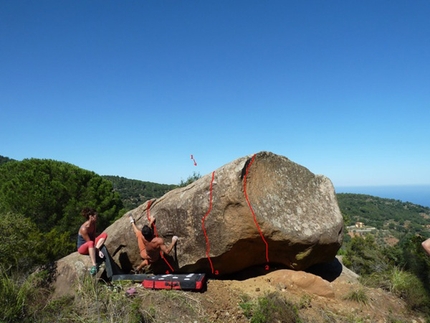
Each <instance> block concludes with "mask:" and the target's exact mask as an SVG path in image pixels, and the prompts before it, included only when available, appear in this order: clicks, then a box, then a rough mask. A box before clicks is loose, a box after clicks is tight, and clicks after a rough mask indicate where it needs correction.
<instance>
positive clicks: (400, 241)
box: [0, 156, 430, 322]
mask: <svg viewBox="0 0 430 323" xmlns="http://www.w3.org/2000/svg"><path fill="white" fill-rule="evenodd" d="M0 157H1V156H0ZM198 178H200V175H199V174H193V175H192V176H190V177H189V179H188V180H187V181H185V182H184V181H183V182H181V183H180V184H178V185H163V184H157V183H151V182H142V181H137V180H129V179H126V178H121V177H117V176H99V175H97V174H95V173H94V172H90V171H86V170H83V169H80V168H78V167H76V166H74V165H71V164H68V163H64V162H57V161H53V160H40V159H25V160H23V161H15V160H10V159H8V158H5V157H2V158H0V232H2V237H1V241H0V299H3V300H8V301H9V303H8V306H6V307H5V306H4V307H3V309H0V322H15V321H18V320H19V321H22V322H27V321H28V322H30V321H31V322H44V321H52V320H57V319H69V320H71V321H78V320H81V321H82V320H85V318H88V319H89V320H91V319H93V317H92V316H91V315H92V313H91V312H93V311H89V312H88V315H89V316H87V317H80V315H82V313H83V312H82V306H83V304H82V303H81V302H79V299H60V300H56V301H50V300H49V285H48V284H47V283H48V282H49V279H50V276H49V271H48V270H46V268H48V265H49V264H50V263H51V262H52V261H54V260H57V259H59V258H61V257H63V256H65V255H67V254H68V253H70V252H72V251H74V250H75V248H76V240H75V239H76V233H77V230H78V228H79V225H80V224H81V223H82V221H83V219H82V218H81V216H80V215H79V211H80V210H81V208H83V207H84V206H90V207H94V208H96V209H97V210H98V212H99V214H100V215H101V216H100V223H99V229H100V230H102V229H104V228H105V227H106V226H108V225H110V224H111V223H112V222H113V221H114V220H115V219H117V218H118V217H119V216H121V215H122V214H123V213H124V212H125V211H126V210H128V209H131V208H134V207H136V206H138V205H139V204H141V203H143V202H145V201H146V200H147V199H151V198H157V197H160V196H162V195H164V194H165V193H166V192H168V191H169V190H171V189H174V188H176V187H179V186H185V185H187V183H188V184H189V183H191V182H193V181H194V180H196V179H198ZM337 197H338V202H339V207H340V210H341V212H342V214H343V216H344V219H345V224H346V225H347V226H348V225H354V224H355V223H356V222H363V223H364V225H365V226H366V227H369V226H371V227H374V229H373V230H372V231H371V232H361V233H360V232H359V230H354V232H352V231H351V232H349V233H348V232H347V230H345V239H344V244H343V246H342V248H341V250H340V254H341V255H342V256H343V261H344V264H345V265H346V266H347V267H349V268H350V269H352V270H353V271H354V272H356V273H358V274H359V275H361V279H362V281H363V284H367V285H368V286H372V287H380V288H382V289H385V290H387V291H390V292H392V293H394V294H396V295H397V296H399V297H400V298H402V299H403V300H405V302H406V303H407V304H408V307H409V308H410V310H411V311H414V312H420V313H423V314H424V315H427V316H428V317H429V321H430V309H429V306H428V305H427V304H429V303H430V280H429V277H430V261H429V258H430V257H428V256H427V255H426V254H425V252H424V251H423V249H422V247H421V242H422V241H423V240H424V239H425V238H426V237H428V236H429V230H428V228H427V225H428V224H429V223H428V222H429V219H430V208H426V207H423V206H418V205H414V204H412V203H403V202H400V201H397V200H391V199H383V198H378V197H373V196H368V195H362V194H346V193H343V194H338V195H337ZM392 241H395V243H393V242H392ZM36 269H37V270H36ZM30 273H33V274H30ZM86 288H87V289H82V290H81V293H83V292H85V291H88V292H89V293H91V289H92V288H93V289H94V288H95V287H94V286H93V287H91V284H89V285H88V286H87V287H86ZM99 292H100V293H98V294H97V295H100V297H105V296H106V295H107V294H106V295H104V294H103V293H102V292H101V291H99ZM103 295H104V296H103ZM110 295H111V294H110ZM93 296H94V295H93ZM93 296H91V297H93ZM81 297H82V299H85V297H87V296H86V295H83V294H82V295H81ZM91 297H90V298H91ZM109 297H110V298H109ZM175 297H176V296H175ZM350 297H351V299H357V300H358V301H360V302H363V303H365V302H367V301H368V298H367V296H366V295H365V294H363V293H358V292H356V293H355V294H351V296H350ZM105 301H106V302H105V303H106V304H107V305H106V308H105V310H106V311H110V310H112V312H109V313H104V315H107V316H109V315H111V318H114V317H117V314H116V313H117V312H118V309H119V308H122V310H121V311H122V312H121V313H123V314H121V315H122V317H121V318H125V317H126V316H127V318H128V319H127V321H129V322H142V321H151V317H152V314H151V313H152V312H151V310H150V309H146V310H140V309H138V308H137V307H136V306H138V305H137V303H136V302H133V301H132V300H126V299H124V297H117V298H115V297H112V296H108V298H107V299H106V300H105ZM279 304H280V305H279ZM242 305H243V309H244V311H246V313H247V314H246V315H249V319H250V320H251V321H253V322H260V321H261V322H265V318H267V317H268V316H267V315H266V314H265V313H266V310H267V309H273V308H275V309H276V308H278V306H280V308H283V309H285V306H286V305H285V304H284V303H282V302H280V301H279V300H278V299H277V298H276V297H272V298H270V297H267V298H262V299H259V300H258V301H257V303H254V302H252V301H246V302H244V303H243V304H242ZM85 306H87V305H85ZM128 306H129V307H130V308H129V310H124V308H125V307H128ZM58 307H61V308H62V311H61V315H63V317H59V316H56V315H59V314H55V313H54V311H53V310H52V309H53V308H58ZM85 308H86V307H85ZM272 314H273V315H272V316H273V317H277V315H278V314H279V313H278V314H277V313H272ZM288 315H291V317H298V316H299V315H300V313H297V312H296V309H294V308H292V309H291V311H290V314H288ZM91 317H92V318H91Z"/></svg>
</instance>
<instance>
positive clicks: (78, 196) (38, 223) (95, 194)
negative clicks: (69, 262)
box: [0, 159, 123, 269]
mask: <svg viewBox="0 0 430 323" xmlns="http://www.w3.org/2000/svg"><path fill="white" fill-rule="evenodd" d="M86 206H89V207H94V208H95V209H96V210H97V211H98V213H99V219H98V229H99V230H103V229H104V228H106V227H107V226H108V225H110V224H111V223H112V221H113V220H115V219H116V218H118V216H119V215H120V214H121V210H122V209H123V204H122V201H121V198H120V196H119V194H118V193H116V192H114V191H113V188H112V183H111V182H110V181H108V180H105V179H103V178H102V177H101V176H99V175H97V174H95V173H94V172H90V171H87V170H83V169H80V168H78V167H76V166H74V165H71V164H68V163H64V162H58V161H54V160H43V159H25V160H23V161H8V162H6V163H3V164H1V165H0V227H1V228H3V230H1V232H2V241H1V242H0V246H1V248H2V250H3V251H5V250H9V251H11V252H13V255H11V254H10V253H8V252H5V253H4V252H1V254H2V255H1V258H0V260H1V259H3V261H4V262H0V266H1V265H4V266H5V267H9V266H11V265H16V267H15V266H12V269H14V268H16V269H21V268H22V266H24V267H28V266H29V265H30V264H40V263H43V262H44V261H53V260H57V259H59V258H61V257H63V256H65V255H67V254H69V253H71V252H73V251H74V250H75V249H76V236H77V232H78V229H79V226H80V225H81V224H82V222H83V221H84V219H83V218H82V217H81V215H80V211H81V209H82V208H84V207H86ZM21 240H25V241H26V242H28V243H29V244H30V245H31V246H32V247H31V248H26V247H23V248H22V249H21V248H16V246H19V245H20V242H21ZM39 245H40V248H39ZM39 249H41V250H39ZM23 257H26V258H25V263H23V262H22V261H19V259H23ZM11 258H14V259H16V260H17V261H14V262H11V263H10V262H9V260H10V259H11Z"/></svg>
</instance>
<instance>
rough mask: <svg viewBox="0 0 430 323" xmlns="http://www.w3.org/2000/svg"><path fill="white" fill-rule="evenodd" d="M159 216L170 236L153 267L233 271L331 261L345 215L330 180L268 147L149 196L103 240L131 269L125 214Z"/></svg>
mask: <svg viewBox="0 0 430 323" xmlns="http://www.w3.org/2000/svg"><path fill="white" fill-rule="evenodd" d="M129 214H132V216H133V218H134V219H135V220H136V224H137V226H138V227H141V226H143V225H144V224H147V223H148V218H149V217H150V216H153V217H155V218H156V232H157V234H158V235H159V236H161V237H163V238H164V239H165V241H166V243H170V241H171V238H172V237H173V236H174V235H177V236H179V241H178V243H177V246H176V248H175V249H174V251H172V253H171V254H170V255H169V256H166V257H164V259H160V260H159V261H158V262H157V263H156V264H154V265H153V266H152V269H153V271H154V272H155V273H164V272H166V271H170V272H171V271H175V272H185V273H186V272H206V273H209V274H220V275H222V274H231V273H235V272H238V271H240V270H242V269H245V268H248V267H251V266H265V267H266V268H267V269H268V268H270V267H272V268H273V267H274V266H279V265H280V266H283V267H287V268H290V269H294V270H305V269H307V268H309V267H310V266H312V265H314V264H319V263H326V262H331V261H332V260H333V259H334V257H335V255H336V253H337V251H338V249H339V248H340V246H341V243H342V237H343V219H342V215H341V213H340V210H339V207H338V204H337V200H336V195H335V191H334V188H333V185H332V183H331V181H330V180H329V179H328V178H327V177H325V176H322V175H315V174H313V173H312V172H310V171H309V170H308V169H306V168H305V167H303V166H300V165H298V164H296V163H294V162H292V161H290V160H289V159H287V158H286V157H283V156H279V155H275V154H273V153H270V152H260V153H257V154H255V155H250V156H245V157H242V158H239V159H237V160H235V161H233V162H231V163H229V164H226V165H224V166H222V167H221V168H219V169H217V170H215V171H214V172H212V173H210V174H207V175H205V176H203V177H201V178H200V179H198V180H197V181H195V182H194V183H192V184H190V185H188V186H186V187H181V188H177V189H175V190H172V191H170V192H168V193H167V194H165V195H164V196H163V197H161V198H159V199H155V200H151V201H147V202H145V203H144V204H142V205H140V206H139V207H138V208H136V209H134V210H132V211H130V212H128V213H127V214H125V215H124V216H123V217H122V218H120V219H119V220H117V221H116V222H115V223H113V224H112V225H111V226H110V227H108V228H107V229H106V232H107V233H108V235H109V238H108V240H107V242H106V247H107V248H108V250H109V252H110V253H111V255H112V257H113V259H114V260H115V262H116V263H117V264H118V265H119V266H120V267H121V268H122V269H123V271H125V272H127V271H129V270H130V269H131V268H132V267H133V266H135V265H137V264H139V263H140V261H141V259H140V256H139V250H138V246H137V241H136V238H135V236H134V233H133V230H132V228H131V225H130V222H129V216H128V215H129Z"/></svg>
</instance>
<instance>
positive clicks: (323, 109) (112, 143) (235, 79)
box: [0, 0, 430, 187]
mask: <svg viewBox="0 0 430 323" xmlns="http://www.w3.org/2000/svg"><path fill="white" fill-rule="evenodd" d="M429 17H430V2H429V1H427V0H415V1H406V0H405V1H397V0H389V1H388V0H387V1H384V0H381V1H366V0H362V1H344V0H342V1H330V0H327V1H319V0H315V1H286V0H285V1H253V0H247V1H234V0H233V1H232V0H228V1H224V0H216V1H209V0H208V1H200V0H199V1H192V0H187V1H178V0H174V1H173V0H172V1H169V0H165V1H155V0H153V1H150V0H146V1H143V0H142V1H137V0H134V1H132V0H130V1H127V0H126V1H119V0H117V1H107V0H103V1H101V0H91V1H88V0H73V1H58V0H55V1H54V0H53V1H44V0H41V1H21V0H14V1H1V2H0V42H1V43H0V62H1V63H0V64H1V65H0V66H1V72H0V119H1V126H0V139H1V145H0V155H2V156H6V157H9V158H13V159H17V160H22V159H24V158H44V159H54V160H59V161H65V162H69V163H72V164H74V165H76V166H79V167H81V168H84V169H88V170H91V171H94V172H96V173H98V174H100V175H118V176H124V177H127V178H132V179H139V180H144V181H152V182H158V183H168V184H178V183H179V182H180V181H181V180H186V179H187V178H188V176H190V175H192V174H193V173H194V172H196V173H199V174H201V175H205V174H208V173H210V172H212V171H213V170H215V169H217V168H219V167H221V166H223V165H224V164H226V163H229V162H231V161H233V160H235V159H237V158H239V157H242V156H246V155H250V154H254V153H257V152H259V151H271V152H273V153H276V154H279V155H283V156H286V157H288V158H289V159H291V160H292V161H294V162H296V163H299V164H301V165H303V166H305V167H306V168H308V169H309V170H311V171H312V172H314V173H316V174H323V175H325V176H327V177H329V178H330V179H331V180H332V182H333V183H334V185H335V186H336V187H337V186H361V185H367V186H369V185H418V184H430V167H429V160H430V149H429V146H430V145H429V142H430V122H429V121H430V90H429V89H430V64H429V58H430V19H429ZM191 155H193V157H194V158H195V160H196V162H197V166H194V163H193V161H192V160H191Z"/></svg>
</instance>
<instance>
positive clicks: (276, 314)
mask: <svg viewBox="0 0 430 323" xmlns="http://www.w3.org/2000/svg"><path fill="white" fill-rule="evenodd" d="M242 300H243V302H241V303H240V304H239V306H240V307H241V308H242V310H243V313H244V315H245V316H246V317H247V318H249V319H250V322H251V323H271V322H284V323H300V322H301V319H300V317H299V315H298V311H297V308H296V307H295V306H294V305H293V304H292V303H290V302H288V301H286V300H285V299H284V298H283V297H282V296H280V295H279V294H277V293H270V294H267V295H265V296H263V297H259V298H258V299H257V300H256V301H251V300H250V299H249V298H248V297H242Z"/></svg>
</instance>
